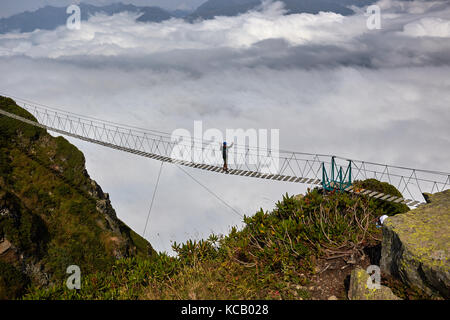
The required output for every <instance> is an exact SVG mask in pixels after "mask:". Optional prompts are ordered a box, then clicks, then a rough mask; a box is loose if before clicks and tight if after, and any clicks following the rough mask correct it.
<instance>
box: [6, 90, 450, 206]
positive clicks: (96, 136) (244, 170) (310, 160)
mask: <svg viewBox="0 0 450 320" xmlns="http://www.w3.org/2000/svg"><path fill="white" fill-rule="evenodd" d="M10 97H11V98H12V99H14V100H15V102H16V103H17V104H18V105H19V106H21V107H22V108H23V109H25V110H27V111H28V112H29V113H31V114H32V115H33V116H34V118H35V119H27V118H25V117H22V116H19V115H16V114H13V113H10V112H7V111H5V110H2V109H1V108H0V115H3V116H6V117H9V118H13V119H16V120H19V121H21V122H23V123H27V124H30V125H32V126H36V127H40V128H43V129H46V130H48V131H52V132H54V133H58V134H61V135H64V136H68V137H73V138H76V139H79V140H82V141H87V142H89V143H93V144H97V145H101V146H104V147H108V148H112V149H115V150H119V151H123V152H128V153H132V154H136V155H139V156H142V157H147V158H150V159H154V160H157V161H161V162H162V163H172V164H175V165H178V166H184V167H190V168H195V169H198V170H205V171H210V172H214V173H216V174H228V175H231V176H242V177H248V178H253V179H265V180H272V181H279V182H286V183H301V184H306V185H311V186H322V187H323V188H324V189H326V190H343V191H346V192H351V193H356V194H361V195H365V196H368V197H373V198H376V199H380V200H384V201H390V202H395V203H403V204H406V205H408V206H410V207H415V206H418V205H420V204H423V203H424V202H425V201H426V199H425V198H424V195H423V193H434V192H439V191H443V190H445V188H446V187H450V173H446V172H440V171H432V170H421V169H414V168H407V167H401V166H394V165H387V164H380V163H374V162H368V161H362V160H354V159H347V158H343V157H339V156H333V155H326V154H313V153H305V152H294V151H286V150H271V149H267V148H254V147H253V148H252V147H249V146H245V145H234V146H233V157H234V161H233V163H234V164H233V167H232V168H231V169H230V170H229V171H228V173H226V172H224V170H223V168H222V166H221V163H222V154H221V152H220V151H219V150H216V149H218V148H215V147H219V143H221V142H218V141H217V143H215V144H214V143H211V142H208V141H195V138H190V137H189V138H187V137H181V136H179V137H175V138H174V137H173V136H172V135H171V134H168V133H165V132H161V131H157V130H148V129H142V128H137V127H133V126H128V125H123V124H118V123H114V122H109V121H105V120H101V119H97V118H92V117H89V116H84V115H79V114H75V113H72V112H67V111H64V110H61V109H56V108H51V107H48V106H45V105H42V104H38V103H35V102H31V101H28V100H25V99H21V98H18V97H14V96H10ZM175 150H176V151H177V152H174V151H175ZM174 154H177V155H186V154H189V155H200V156H197V157H191V158H183V156H174ZM205 154H207V155H208V156H207V157H204V156H203V155H205ZM273 164H277V165H273ZM370 178H373V179H377V180H379V181H382V182H388V183H389V184H391V185H393V186H395V187H396V188H397V189H398V190H399V191H400V192H401V193H402V196H401V197H399V196H393V195H390V194H384V193H382V192H378V191H373V190H366V189H363V188H358V187H356V186H355V185H354V183H353V182H354V181H357V180H366V179H370Z"/></svg>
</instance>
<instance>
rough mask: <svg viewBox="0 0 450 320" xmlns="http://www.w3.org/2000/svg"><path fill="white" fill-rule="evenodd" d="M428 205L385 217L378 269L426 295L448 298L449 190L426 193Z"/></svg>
mask: <svg viewBox="0 0 450 320" xmlns="http://www.w3.org/2000/svg"><path fill="white" fill-rule="evenodd" d="M426 199H427V202H428V203H427V204H423V205H421V206H419V207H418V208H417V209H414V210H411V211H409V212H407V213H404V214H398V215H395V216H392V217H389V218H387V219H386V220H385V221H384V224H383V241H382V249H381V263H380V264H381V271H382V273H385V274H390V275H392V276H394V277H398V278H400V279H401V280H402V281H403V282H404V283H405V284H407V285H409V286H410V287H412V288H415V289H419V290H422V291H423V292H425V293H426V294H428V295H431V296H437V297H442V298H445V299H448V298H450V261H449V259H448V257H449V247H450V190H446V191H443V192H440V193H436V194H433V195H431V194H427V195H426Z"/></svg>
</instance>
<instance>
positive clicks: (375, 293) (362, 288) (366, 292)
mask: <svg viewBox="0 0 450 320" xmlns="http://www.w3.org/2000/svg"><path fill="white" fill-rule="evenodd" d="M367 280H369V274H368V273H367V272H366V271H365V270H363V269H361V268H355V269H354V270H353V271H352V273H351V275H350V287H349V290H348V298H349V300H401V299H400V298H399V297H397V296H396V295H394V294H393V293H392V291H391V289H389V288H388V287H386V286H382V285H380V288H378V289H376V288H369V286H368V285H367ZM370 281H372V280H371V279H370Z"/></svg>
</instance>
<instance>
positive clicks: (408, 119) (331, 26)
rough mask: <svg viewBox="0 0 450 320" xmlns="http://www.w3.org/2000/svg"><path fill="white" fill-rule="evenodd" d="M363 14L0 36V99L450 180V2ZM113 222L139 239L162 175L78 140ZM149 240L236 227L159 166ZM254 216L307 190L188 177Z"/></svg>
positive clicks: (180, 177)
mask: <svg viewBox="0 0 450 320" xmlns="http://www.w3.org/2000/svg"><path fill="white" fill-rule="evenodd" d="M379 5H380V6H381V8H382V28H381V30H368V29H367V27H366V19H367V17H366V16H364V12H363V11H361V12H359V13H357V14H356V15H354V16H348V17H344V16H340V15H337V14H334V13H326V12H323V13H320V14H318V15H310V14H295V15H289V16H283V15H282V9H281V8H280V6H279V5H278V4H274V5H269V6H267V7H266V9H265V10H264V11H263V12H250V13H247V14H243V15H241V16H238V17H217V18H216V19H214V20H208V21H204V22H198V23H194V24H189V23H186V22H184V21H181V20H175V19H174V20H170V21H165V22H163V23H160V24H157V23H155V24H140V23H135V22H134V17H133V16H132V15H128V14H120V15H115V16H112V17H105V16H96V17H92V18H91V19H90V20H89V21H88V22H85V23H83V24H82V28H81V30H80V31H71V30H68V29H66V28H65V27H61V28H58V29H57V30H54V31H35V32H32V33H27V34H7V35H2V36H0V73H1V74H2V78H1V80H0V88H1V90H0V91H3V92H7V93H10V94H15V95H17V96H19V97H24V98H29V99H31V100H34V101H38V102H42V103H45V104H47V105H51V106H57V107H58V106H64V108H65V109H66V110H70V111H73V112H77V113H82V114H86V115H91V116H95V117H102V118H105V119H106V120H111V121H117V122H121V123H126V124H131V125H136V126H139V127H145V128H149V129H158V130H162V131H166V132H171V131H172V130H174V129H176V128H187V129H189V130H192V127H193V121H194V120H203V122H204V127H205V128H208V127H209V128H218V129H220V130H223V131H225V129H226V128H246V129H247V128H255V129H258V128H265V129H271V128H279V129H281V130H280V139H281V141H280V142H281V143H280V145H281V148H283V149H291V150H297V151H305V152H318V153H327V154H337V155H342V156H348V157H351V158H357V159H364V160H368V161H376V162H385V163H392V164H399V165H405V166H412V167H421V168H426V169H435V170H442V171H449V168H448V159H449V157H450V129H449V126H448V123H449V121H450V109H449V105H450V77H449V74H450V39H449V30H448V24H449V21H450V20H449V19H450V4H449V3H448V2H447V1H433V2H430V1H408V2H403V1H387V0H383V1H381V2H380V3H379ZM71 141H72V142H73V143H74V144H76V145H77V146H79V147H80V149H81V150H82V151H83V152H84V153H85V155H86V158H87V167H88V170H89V172H90V174H91V176H92V177H93V178H94V179H96V180H97V181H98V182H99V183H100V185H101V186H102V187H103V188H104V190H105V191H106V192H110V194H111V199H112V202H113V205H114V207H115V208H116V210H117V212H118V215H119V217H120V218H122V219H123V220H124V221H125V222H126V223H128V224H129V225H130V226H131V227H132V228H134V229H135V230H136V231H137V232H139V233H141V232H142V230H143V224H144V223H145V218H146V215H147V210H148V207H149V205H150V200H151V195H152V192H153V188H154V183H155V180H156V176H157V173H158V170H159V164H158V163H157V162H155V161H153V160H148V159H144V158H139V157H137V156H134V155H128V154H121V153H119V152H117V151H112V150H107V149H102V148H100V147H99V146H93V145H88V144H86V143H83V142H79V141H74V140H71ZM163 170H164V171H163V175H162V178H161V185H160V189H159V190H158V193H157V198H156V202H155V205H154V207H153V211H152V216H151V219H150V231H149V232H148V234H147V235H148V236H147V238H148V239H150V241H151V242H152V244H153V245H154V246H155V247H156V248H157V249H160V250H169V241H170V240H176V241H178V242H179V241H182V240H185V239H187V238H192V237H197V236H207V235H208V234H209V232H210V231H215V232H222V233H225V232H226V231H227V228H228V227H229V226H231V225H235V224H239V223H240V220H241V219H240V218H239V217H238V216H236V215H234V213H233V212H232V211H230V210H229V208H227V207H225V206H223V205H222V204H221V203H220V202H218V201H217V199H215V198H214V197H212V196H211V195H210V194H208V193H207V192H205V191H204V190H203V189H202V188H201V187H200V186H198V185H197V184H195V182H193V181H192V180H190V178H189V177H187V176H185V175H184V174H183V173H182V172H181V171H179V170H178V169H176V168H175V167H172V166H170V165H166V166H164V169H163ZM189 172H190V173H191V174H192V175H194V176H195V177H196V178H197V179H200V180H201V181H202V182H203V183H205V184H206V185H207V186H208V187H210V188H211V189H212V190H213V191H214V192H216V193H217V194H218V195H220V196H221V197H222V198H223V199H224V200H225V201H227V202H228V203H229V204H230V205H232V206H233V207H235V208H237V209H238V210H240V211H241V212H243V213H245V214H247V215H250V214H253V213H254V212H255V211H256V210H257V209H258V208H259V207H261V206H262V207H264V208H266V209H270V208H271V207H272V206H273V204H274V202H275V201H276V200H278V199H279V198H281V195H282V194H283V193H285V192H289V193H291V194H292V193H300V192H303V191H304V189H305V188H304V187H299V186H294V185H291V184H286V183H274V182H271V183H267V182H265V181H253V180H251V179H246V178H239V177H237V178H236V177H229V176H222V175H213V174H211V173H203V172H198V171H192V170H190V171H189Z"/></svg>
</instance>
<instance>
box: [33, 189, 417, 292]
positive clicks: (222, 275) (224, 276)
mask: <svg viewBox="0 0 450 320" xmlns="http://www.w3.org/2000/svg"><path fill="white" fill-rule="evenodd" d="M372 183H373V182H372ZM405 210H408V209H407V208H405ZM384 213H389V212H386V210H385V208H380V207H379V206H377V203H376V202H374V201H373V200H371V199H367V198H363V197H359V196H354V195H350V194H341V193H332V194H327V195H323V194H322V193H321V191H319V190H311V191H309V192H308V193H307V194H306V195H305V196H295V197H291V196H288V195H286V196H284V197H283V200H282V201H280V202H278V203H277V204H276V208H275V209H274V210H273V211H272V212H264V211H263V210H260V211H259V212H257V213H256V214H255V215H254V216H252V217H245V226H244V227H243V228H242V229H241V230H237V229H236V228H233V229H232V230H231V232H230V233H229V234H228V235H227V236H220V237H219V236H216V235H211V236H210V237H209V238H208V239H207V240H201V241H187V242H186V243H183V244H177V243H174V244H173V249H174V250H175V251H176V252H177V256H176V257H169V256H167V255H166V254H158V255H157V256H156V257H154V259H152V260H151V261H150V260H148V259H142V258H131V259H122V260H119V261H116V265H115V266H114V268H113V269H112V270H111V271H109V272H97V273H94V274H90V275H88V276H87V277H85V278H84V279H83V284H82V289H81V290H79V291H71V290H68V289H67V288H66V287H65V286H64V285H59V286H55V287H53V288H51V289H50V290H41V289H39V288H37V289H31V291H30V292H29V293H28V294H27V295H26V296H25V298H26V299H311V298H315V299H323V298H325V299H326V298H327V295H330V294H331V293H332V294H333V295H336V296H338V298H345V283H344V279H345V277H346V276H347V275H348V274H349V273H350V271H351V269H352V267H351V268H348V269H346V270H344V271H342V266H343V265H350V264H352V265H353V266H356V265H363V266H364V265H365V266H367V265H368V264H370V263H371V262H370V257H369V255H370V251H368V250H366V249H367V248H369V249H370V248H373V247H374V246H376V245H378V244H379V242H380V239H381V231H380V229H378V228H376V220H377V218H378V217H379V216H380V215H382V214H384ZM338 258H339V259H338ZM341 259H342V260H343V261H345V262H343V261H341V262H338V261H340V260H341ZM351 259H353V260H355V261H354V262H352V261H350V260H351ZM326 263H331V264H332V265H333V267H332V268H329V267H325V264H326ZM326 268H329V269H328V270H327V269H326ZM323 269H325V270H323ZM332 269H333V270H332ZM341 271H342V272H341ZM324 283H326V285H329V286H330V288H328V289H327V290H323V288H321V286H323V284H324ZM317 288H320V290H319V289H317Z"/></svg>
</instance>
